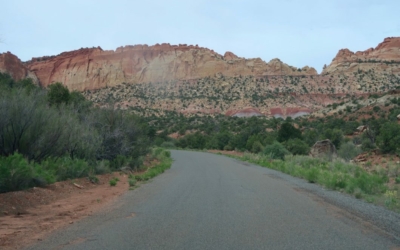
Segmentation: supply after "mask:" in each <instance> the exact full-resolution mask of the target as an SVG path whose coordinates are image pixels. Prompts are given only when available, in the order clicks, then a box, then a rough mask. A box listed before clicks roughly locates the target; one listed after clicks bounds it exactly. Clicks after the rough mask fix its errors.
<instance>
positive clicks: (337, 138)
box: [324, 128, 343, 149]
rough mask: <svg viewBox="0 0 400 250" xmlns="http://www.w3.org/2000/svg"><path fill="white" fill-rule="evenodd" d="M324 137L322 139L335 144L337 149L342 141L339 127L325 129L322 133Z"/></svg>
mask: <svg viewBox="0 0 400 250" xmlns="http://www.w3.org/2000/svg"><path fill="white" fill-rule="evenodd" d="M324 136H325V138H324V139H329V140H331V142H332V143H333V145H335V147H336V148H337V149H339V148H340V145H341V144H342V141H343V133H342V131H341V130H339V129H336V128H335V129H327V130H325V133H324Z"/></svg>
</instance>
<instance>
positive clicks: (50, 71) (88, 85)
mask: <svg viewBox="0 0 400 250" xmlns="http://www.w3.org/2000/svg"><path fill="white" fill-rule="evenodd" d="M26 65H27V67H28V68H29V69H30V70H31V71H33V72H35V74H36V75H37V77H38V78H39V80H40V83H41V84H42V86H44V87H46V86H48V85H49V84H51V83H54V82H62V83H63V84H64V85H66V86H67V87H68V88H69V89H71V90H79V91H83V90H91V89H100V88H104V87H112V86H115V85H118V84H121V83H123V82H125V83H130V84H135V83H142V82H165V81H171V80H191V79H199V78H205V77H214V76H217V75H223V76H229V77H233V76H240V75H243V76H246V75H253V76H267V75H317V72H316V70H315V69H313V68H310V67H307V66H306V67H304V68H302V69H297V68H295V67H291V66H289V65H287V64H285V63H283V62H281V61H280V60H279V59H272V60H271V61H270V62H268V63H266V62H264V61H262V60H261V59H260V58H255V59H244V58H240V57H238V56H236V55H235V54H233V53H232V52H226V53H225V55H224V56H222V55H220V54H218V53H216V52H214V51H212V50H209V49H207V48H202V47H199V46H197V45H196V46H188V45H185V44H183V45H170V44H161V45H158V44H157V45H154V46H147V45H135V46H125V47H119V48H117V49H116V50H115V51H106V50H102V49H101V48H100V47H97V48H86V49H80V50H76V51H71V52H65V53H62V54H60V55H58V56H51V57H41V58H33V59H32V60H31V61H29V62H27V63H26Z"/></svg>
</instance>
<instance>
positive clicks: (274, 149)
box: [263, 141, 289, 160]
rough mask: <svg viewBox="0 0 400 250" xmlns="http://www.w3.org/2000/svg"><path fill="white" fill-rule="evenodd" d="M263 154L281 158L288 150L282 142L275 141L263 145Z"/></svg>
mask: <svg viewBox="0 0 400 250" xmlns="http://www.w3.org/2000/svg"><path fill="white" fill-rule="evenodd" d="M263 154H264V155H268V156H270V158H271V159H281V160H283V159H284V158H285V155H287V154H289V151H287V149H286V148H285V147H284V146H283V145H282V144H280V143H279V142H277V141H275V142H274V143H272V144H271V145H267V146H265V148H264V151H263Z"/></svg>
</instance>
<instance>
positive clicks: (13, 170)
mask: <svg viewBox="0 0 400 250" xmlns="http://www.w3.org/2000/svg"><path fill="white" fill-rule="evenodd" d="M55 179H56V177H55V175H54V172H53V171H51V170H47V169H45V168H43V167H42V166H40V165H39V164H35V163H29V162H28V160H27V159H26V158H24V157H23V155H21V154H18V153H14V154H13V155H10V156H8V157H0V193H3V192H9V191H16V190H21V189H26V188H29V187H33V186H45V185H47V184H51V183H53V182H55Z"/></svg>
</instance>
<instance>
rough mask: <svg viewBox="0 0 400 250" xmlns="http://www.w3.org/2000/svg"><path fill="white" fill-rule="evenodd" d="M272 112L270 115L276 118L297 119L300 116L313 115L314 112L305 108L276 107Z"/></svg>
mask: <svg viewBox="0 0 400 250" xmlns="http://www.w3.org/2000/svg"><path fill="white" fill-rule="evenodd" d="M270 112H271V113H270V115H271V116H273V117H275V118H286V117H292V118H297V117H300V116H304V115H309V114H310V113H312V110H311V109H309V108H304V107H287V108H285V107H275V108H271V109H270Z"/></svg>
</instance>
